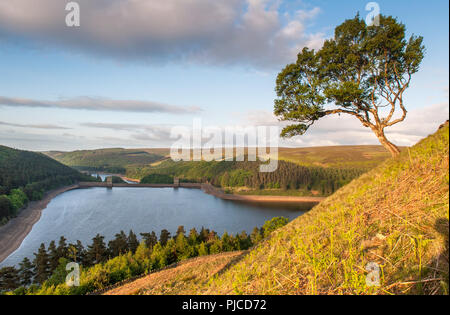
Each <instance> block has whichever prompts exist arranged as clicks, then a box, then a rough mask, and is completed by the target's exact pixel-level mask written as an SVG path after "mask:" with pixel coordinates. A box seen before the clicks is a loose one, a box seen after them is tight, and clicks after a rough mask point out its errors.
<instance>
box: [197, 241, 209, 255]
mask: <svg viewBox="0 0 450 315" xmlns="http://www.w3.org/2000/svg"><path fill="white" fill-rule="evenodd" d="M208 254H209V253H208V247H207V246H206V244H205V243H204V242H201V243H200V246H199V247H198V255H199V256H206V255H208Z"/></svg>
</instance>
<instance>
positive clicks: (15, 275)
mask: <svg viewBox="0 0 450 315" xmlns="http://www.w3.org/2000/svg"><path fill="white" fill-rule="evenodd" d="M19 286H20V278H19V271H18V270H17V269H16V268H14V267H3V268H1V269H0V292H1V291H12V290H15V289H17V288H18V287H19Z"/></svg>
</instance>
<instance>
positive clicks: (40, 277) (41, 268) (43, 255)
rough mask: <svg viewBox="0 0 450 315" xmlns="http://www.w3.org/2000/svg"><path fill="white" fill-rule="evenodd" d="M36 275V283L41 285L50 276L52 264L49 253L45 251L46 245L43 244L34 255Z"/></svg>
mask: <svg viewBox="0 0 450 315" xmlns="http://www.w3.org/2000/svg"><path fill="white" fill-rule="evenodd" d="M34 256H35V259H34V262H33V264H34V268H35V269H34V274H35V278H34V279H35V281H36V282H37V283H39V284H42V283H44V281H45V280H47V278H48V277H49V276H50V264H49V257H48V254H47V251H46V249H45V245H44V243H42V244H41V246H40V247H39V250H38V252H37V253H35V254H34Z"/></svg>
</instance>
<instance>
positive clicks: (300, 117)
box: [274, 15, 425, 157]
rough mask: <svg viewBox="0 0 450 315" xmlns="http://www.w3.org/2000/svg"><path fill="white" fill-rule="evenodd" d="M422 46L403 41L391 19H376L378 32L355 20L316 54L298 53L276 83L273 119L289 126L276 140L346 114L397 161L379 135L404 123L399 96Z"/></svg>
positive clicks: (415, 41) (396, 152) (338, 30)
mask: <svg viewBox="0 0 450 315" xmlns="http://www.w3.org/2000/svg"><path fill="white" fill-rule="evenodd" d="M422 42H423V38H422V37H417V36H414V35H413V36H411V37H410V38H409V40H407V39H406V38H405V26H404V25H403V24H401V23H399V22H397V20H396V19H395V18H393V17H390V16H389V17H385V16H380V23H379V26H375V25H373V26H368V25H366V23H365V22H364V21H363V20H362V19H360V17H359V15H357V16H356V17H355V18H354V19H351V20H347V21H345V22H344V23H343V24H341V25H340V26H338V27H337V28H336V29H335V34H334V38H332V39H330V40H327V41H326V42H325V43H324V45H323V47H322V48H321V49H320V50H319V51H317V52H316V51H314V50H310V49H308V48H304V49H303V50H302V52H300V53H299V54H298V59H297V63H294V64H290V65H287V66H286V67H285V68H284V69H283V70H282V71H281V72H280V74H279V75H278V78H277V85H276V92H277V95H278V98H277V99H276V100H275V109H274V113H275V115H276V116H278V118H279V119H280V120H282V121H288V122H292V123H294V124H291V125H288V126H287V127H285V128H284V129H283V131H282V133H281V136H282V137H293V136H296V135H303V134H304V133H305V132H306V131H307V130H308V128H309V127H310V126H311V125H313V124H314V122H316V121H317V120H319V119H320V118H322V117H325V116H328V115H333V114H339V115H340V114H347V115H352V116H355V117H356V118H358V119H359V120H360V121H361V123H362V124H363V126H364V127H367V128H370V129H371V130H372V131H373V132H374V133H375V135H376V136H377V138H378V139H379V141H380V143H381V144H382V145H383V146H384V147H385V148H386V149H387V150H389V152H390V153H391V154H392V156H393V157H396V156H398V155H399V154H400V150H399V149H398V148H397V146H396V145H394V144H393V143H391V142H390V141H389V140H388V139H387V138H386V136H385V132H384V130H385V128H387V127H390V126H393V125H395V124H397V123H399V122H402V121H404V120H405V118H406V114H407V110H406V107H405V104H404V102H403V96H404V92H405V90H406V89H407V88H408V87H409V84H410V82H411V76H412V75H413V74H414V73H416V72H417V71H418V70H419V66H420V63H421V62H422V59H423V57H424V51H425V48H424V46H423V45H422ZM397 112H398V113H399V114H398V113H397Z"/></svg>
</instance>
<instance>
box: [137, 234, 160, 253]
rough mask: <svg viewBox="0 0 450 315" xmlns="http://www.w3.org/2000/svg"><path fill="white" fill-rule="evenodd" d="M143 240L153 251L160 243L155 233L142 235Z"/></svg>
mask: <svg viewBox="0 0 450 315" xmlns="http://www.w3.org/2000/svg"><path fill="white" fill-rule="evenodd" d="M141 236H142V238H143V239H144V241H145V245H147V248H148V249H150V250H153V247H154V246H155V245H156V243H158V237H157V236H156V233H155V232H152V233H141Z"/></svg>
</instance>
